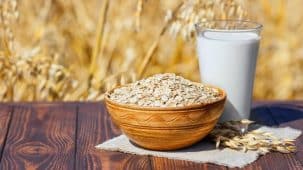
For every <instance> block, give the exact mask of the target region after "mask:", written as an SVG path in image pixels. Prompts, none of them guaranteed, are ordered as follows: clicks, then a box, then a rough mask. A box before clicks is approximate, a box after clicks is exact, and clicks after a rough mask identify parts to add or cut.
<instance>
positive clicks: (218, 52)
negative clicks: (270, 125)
mask: <svg viewBox="0 0 303 170" xmlns="http://www.w3.org/2000/svg"><path fill="white" fill-rule="evenodd" d="M195 27H196V30H197V52H198V56H199V67H200V75H201V80H202V82H203V83H206V84H211V85H214V86H218V87H221V88H222V89H224V90H225V91H226V93H227V102H226V103H225V108H224V112H223V115H222V116H221V118H220V121H227V120H240V119H248V118H249V116H250V109H251V102H252V91H253V84H254V77H255V69H256V61H257V56H258V51H259V44H260V32H261V29H262V25H260V24H258V23H255V22H250V21H238V20H236V21H233V20H214V21H205V22H201V23H198V24H196V25H195Z"/></svg>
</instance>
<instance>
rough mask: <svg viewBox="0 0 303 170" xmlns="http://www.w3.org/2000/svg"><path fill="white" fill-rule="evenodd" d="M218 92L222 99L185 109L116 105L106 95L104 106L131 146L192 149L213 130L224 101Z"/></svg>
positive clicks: (223, 96) (152, 148)
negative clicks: (191, 147) (190, 147)
mask: <svg viewBox="0 0 303 170" xmlns="http://www.w3.org/2000/svg"><path fill="white" fill-rule="evenodd" d="M217 89H218V90H219V92H220V93H221V95H222V99H220V100H218V101H215V102H212V103H204V104H195V105H190V106H184V107H165V108H160V107H140V106H134V105H127V104H119V103H116V102H114V101H112V100H111V99H110V98H109V97H108V94H107V95H106V96H105V103H106V108H107V110H108V112H109V114H110V115H111V118H112V120H113V122H114V123H115V124H116V125H117V126H118V127H119V128H120V129H121V130H122V132H123V133H124V134H125V135H126V136H127V137H128V138H129V139H130V140H131V141H132V142H133V143H135V144H137V145H138V146H141V147H143V148H146V149H151V150H175V149H180V148H184V147H188V146H190V145H193V144H194V143H196V142H198V141H200V140H201V139H202V138H203V137H205V136H206V135H207V134H208V133H209V132H210V131H211V130H212V129H213V128H214V126H215V125H216V123H217V121H218V119H219V117H220V116H221V114H222V112H223V108H224V103H225V100H226V93H225V92H224V91H223V90H221V89H219V88H217ZM113 90H114V89H113ZM109 93H111V92H109Z"/></svg>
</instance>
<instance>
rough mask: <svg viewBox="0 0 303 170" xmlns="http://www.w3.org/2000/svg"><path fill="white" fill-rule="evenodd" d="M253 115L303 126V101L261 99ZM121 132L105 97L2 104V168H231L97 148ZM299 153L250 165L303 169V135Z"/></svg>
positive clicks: (263, 120) (267, 157) (265, 158)
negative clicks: (93, 100) (101, 99)
mask: <svg viewBox="0 0 303 170" xmlns="http://www.w3.org/2000/svg"><path fill="white" fill-rule="evenodd" d="M252 119H254V120H257V121H258V122H259V123H263V124H267V125H278V126H291V127H294V128H297V129H301V130H303V102H287V103H285V102H273V103H270V102H267V103H264V102H259V103H255V108H254V109H253V114H252ZM120 134H121V132H120V131H119V130H118V129H117V128H116V127H115V126H114V125H113V124H112V122H111V120H110V117H109V115H108V114H107V112H106V110H105V108H104V106H103V104H102V103H13V104H0V159H1V162H0V169H3V170H10V169H41V170H44V169H56V170H59V169H67V170H69V169H79V170H82V169H101V168H102V169H110V170H117V169H164V170H168V169H172V170H174V169H228V168H226V167H224V166H217V165H214V164H198V163H192V162H188V161H177V160H169V159H165V158H159V157H151V156H137V155H131V154H123V153H119V152H106V151H100V150H96V149H95V148H94V146H95V145H96V144H99V143H102V142H104V141H105V140H108V139H111V138H112V137H114V136H117V135H120ZM296 145H297V147H298V148H297V149H298V152H296V153H294V154H281V153H270V154H267V155H265V156H262V157H260V158H259V159H258V160H257V161H256V162H254V163H252V164H250V165H248V166H246V167H245V169H269V170H273V169H281V170H287V169H292V170H295V169H303V136H302V135H301V136H300V138H299V139H298V140H297V142H296Z"/></svg>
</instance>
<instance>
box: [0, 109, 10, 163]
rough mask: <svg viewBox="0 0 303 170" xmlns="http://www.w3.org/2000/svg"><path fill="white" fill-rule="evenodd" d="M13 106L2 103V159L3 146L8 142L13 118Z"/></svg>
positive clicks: (0, 114)
mask: <svg viewBox="0 0 303 170" xmlns="http://www.w3.org/2000/svg"><path fill="white" fill-rule="evenodd" d="M11 111H12V107H10V106H9V105H4V104H0V160H1V157H2V153H3V152H2V151H3V146H4V145H5V142H6V137H7V132H8V128H9V123H10V118H11Z"/></svg>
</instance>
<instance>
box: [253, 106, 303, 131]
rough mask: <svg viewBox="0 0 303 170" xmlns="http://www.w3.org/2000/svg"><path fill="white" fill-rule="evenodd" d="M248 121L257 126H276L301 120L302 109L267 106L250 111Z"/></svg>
mask: <svg viewBox="0 0 303 170" xmlns="http://www.w3.org/2000/svg"><path fill="white" fill-rule="evenodd" d="M250 119H251V120H254V121H256V122H257V123H258V124H262V125H267V126H278V125H281V124H284V123H286V122H292V121H297V120H300V119H303V107H302V106H297V105H290V104H267V105H260V106H256V107H254V108H253V109H252V113H251V115H250Z"/></svg>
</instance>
